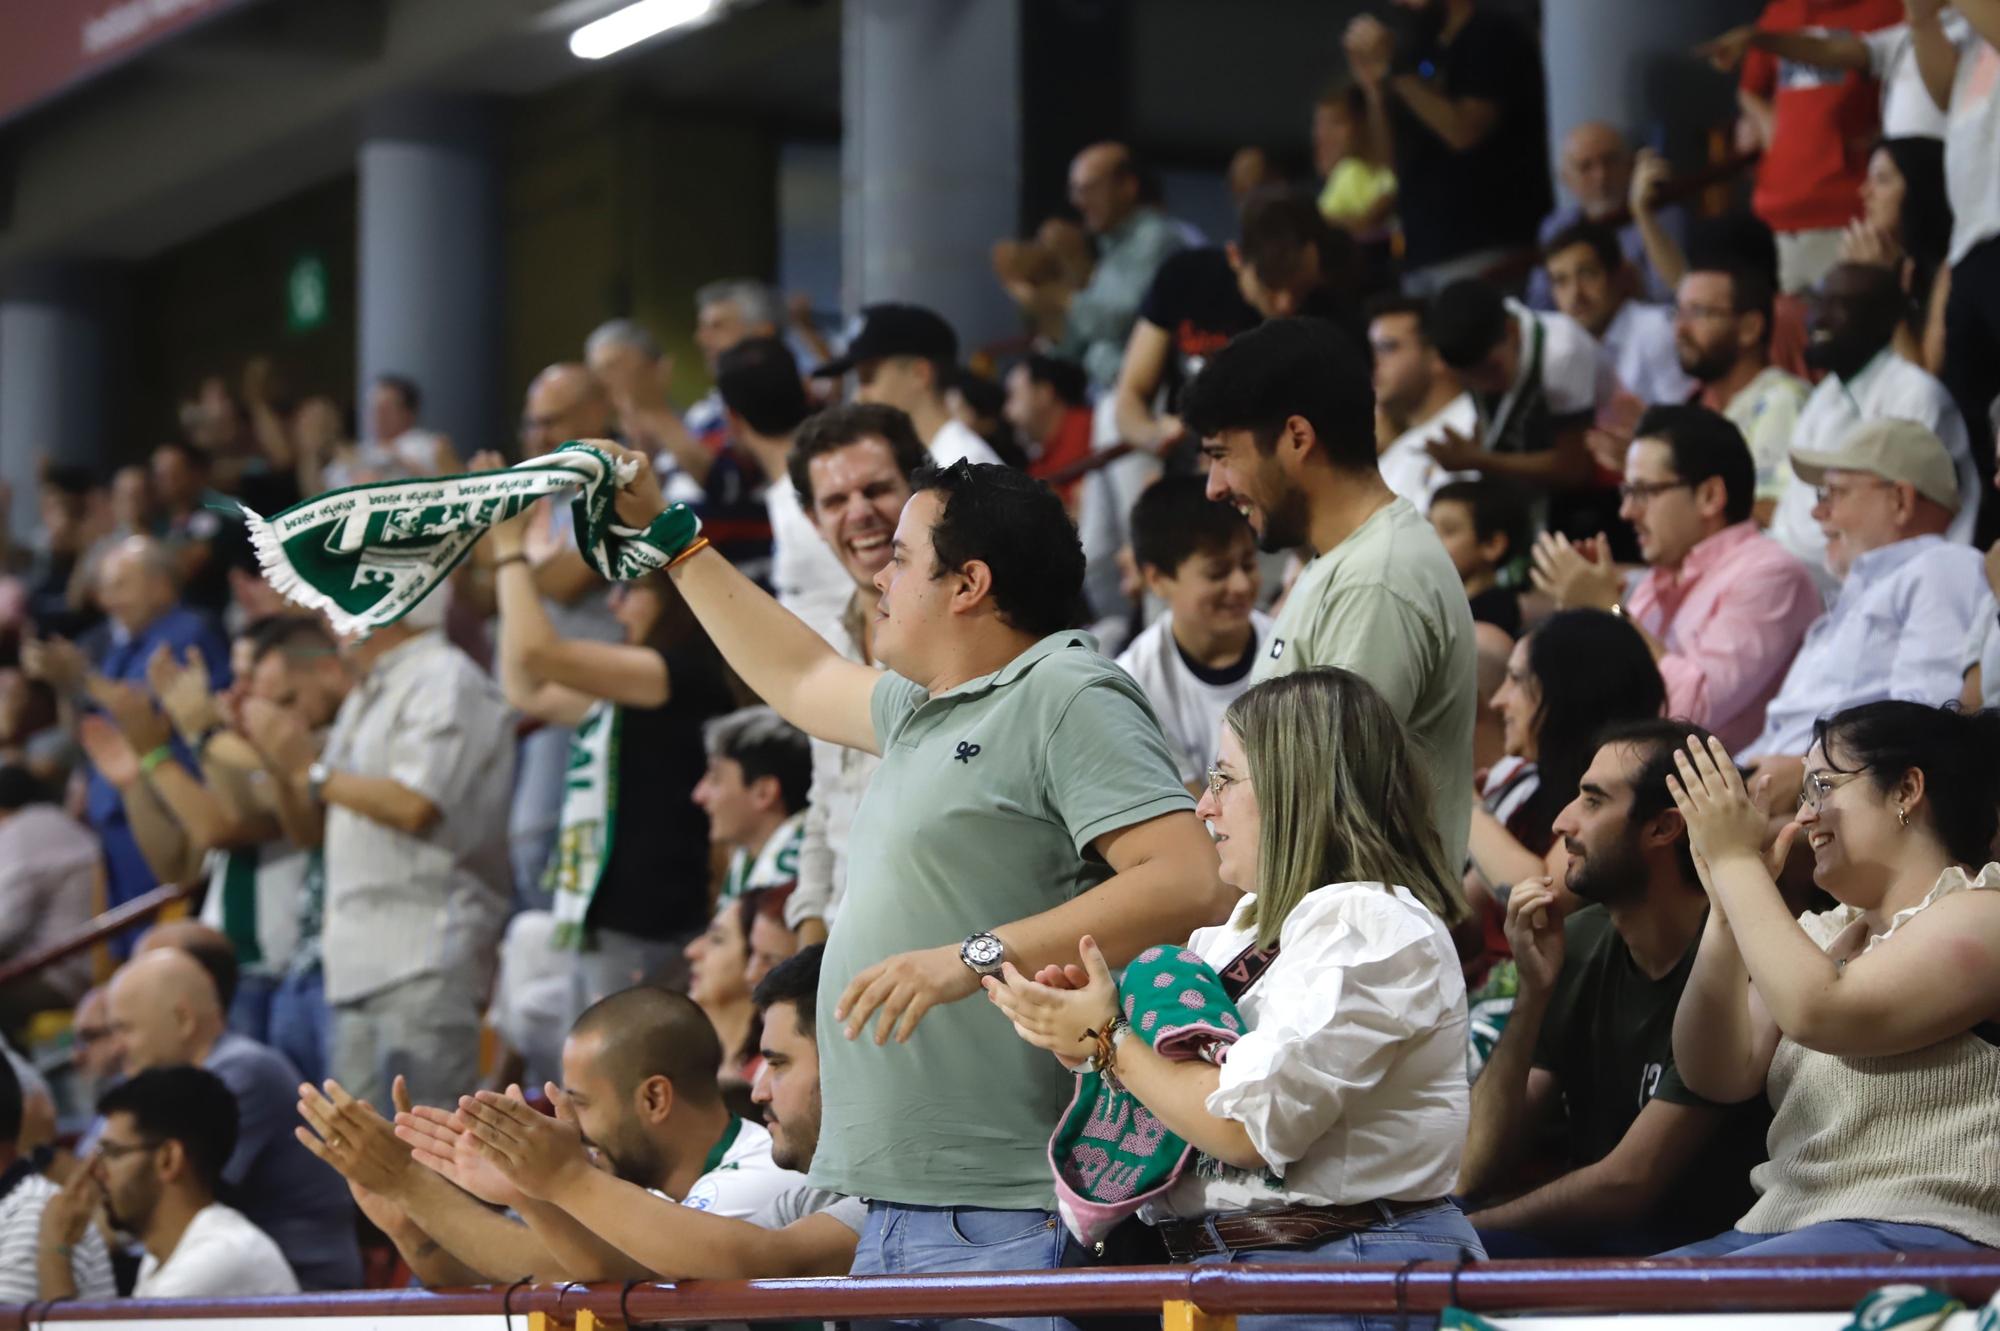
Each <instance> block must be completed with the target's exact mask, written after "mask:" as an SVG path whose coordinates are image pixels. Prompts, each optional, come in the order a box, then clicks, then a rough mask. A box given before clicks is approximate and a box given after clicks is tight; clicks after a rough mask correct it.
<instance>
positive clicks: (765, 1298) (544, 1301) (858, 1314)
mask: <svg viewBox="0 0 2000 1331" xmlns="http://www.w3.org/2000/svg"><path fill="white" fill-rule="evenodd" d="M1886 1284H1919V1285H1926V1286H1929V1287H1931V1288H1934V1289H1939V1290H1943V1291H1945V1292H1947V1293H1950V1294H1952V1295H1954V1296H1956V1297H1958V1298H1960V1299H1962V1300H1964V1301H1965V1302H1966V1303H1968V1304H1977V1303H1980V1302H1984V1301H1985V1300H1987V1299H1989V1298H1991V1297H1992V1296H1993V1294H1994V1292H1995V1291H1996V1290H2000V1253H1953V1254H1917V1253H1906V1254H1900V1255H1896V1256H1889V1257H1876V1256H1868V1257H1811V1258H1798V1259H1789V1260H1773V1259H1769V1258H1716V1259H1707V1260H1695V1259H1689V1258H1649V1259H1644V1260H1637V1261H1611V1260H1588V1261H1585V1260H1579V1261H1494V1262H1474V1263H1471V1264H1468V1265H1466V1266H1464V1267H1462V1268H1459V1267H1454V1265H1453V1264H1452V1263H1450V1262H1441V1261H1437V1262H1432V1261H1426V1262H1413V1263H1410V1264H1408V1265H1406V1266H1394V1265H1352V1266H1349V1265H1324V1266H1286V1267H1271V1266H1200V1267H1191V1266H1156V1267H1114V1268H1098V1269H1087V1270H1070V1271H1033V1272H1022V1273H1006V1272H995V1273H985V1274H979V1275H919V1276H848V1277H829V1278H825V1279H812V1280H749V1281H689V1282H686V1283H684V1284H680V1285H663V1284H646V1285H635V1286H631V1287H629V1288H627V1287H621V1286H616V1285H608V1286H607V1285H594V1286H591V1285H529V1286H520V1287H517V1288H514V1289H502V1288H499V1287H494V1288H489V1289H474V1290H442V1291H435V1292H433V1291H412V1290H397V1291H380V1292H356V1293H348V1294H316V1295H292V1296H286V1297H274V1298H251V1299H183V1300H172V1301H166V1300H151V1301H138V1300H129V1299H127V1300H111V1301H100V1302H90V1303H85V1302H63V1303H58V1304H53V1305H48V1304H31V1305H28V1306H26V1307H9V1308H0V1331H16V1328H19V1331H32V1328H33V1326H34V1325H38V1324H40V1323H43V1322H55V1321H97V1320H106V1319H114V1318H115V1319H127V1320H132V1319H152V1320H161V1321H184V1320H189V1319H194V1318H245V1317H384V1316H444V1315H458V1316H463V1315H479V1314H492V1315H500V1314H502V1313H505V1314H510V1315H523V1316H526V1315H531V1314H535V1313H540V1314H543V1315H544V1316H545V1317H547V1318H549V1319H552V1320H554V1321H557V1322H562V1323H566V1324H575V1323H577V1322H578V1320H579V1315H580V1314H582V1313H585V1312H588V1313H589V1314H590V1315H591V1316H592V1317H593V1318H594V1319H595V1320H596V1321H599V1322H604V1323H625V1322H660V1323H667V1324H677V1325H687V1324H695V1323H703V1322H714V1321H756V1320H759V1319H797V1318H802V1317H810V1318H813V1319H842V1318H845V1319H854V1318H873V1317H902V1318H910V1317H917V1318H940V1317H996V1316H1009V1315H1011V1316H1034V1315H1044V1316H1046V1315H1076V1314H1089V1313H1147V1312H1155V1311H1158V1310H1159V1309H1162V1308H1164V1307H1166V1306H1168V1305H1185V1306H1189V1307H1193V1308H1196V1309H1199V1310H1200V1312H1201V1313H1203V1314H1206V1315H1208V1316H1214V1317H1226V1316H1231V1315H1238V1314H1284V1313H1303V1312H1336V1313H1348V1314H1356V1315H1381V1314H1390V1315H1393V1314H1396V1313H1398V1312H1411V1313H1425V1314H1429V1313H1436V1312H1437V1311H1438V1310H1440V1309H1442V1308H1444V1307H1445V1306H1447V1305H1448V1304H1449V1305H1455V1306H1457V1307H1461V1308H1466V1309H1470V1310H1472V1311H1476V1312H1485V1313H1494V1314H1502V1313H1524V1312H1531V1311H1532V1312H1564V1313H1622V1312H1636V1311H1642V1310H1644V1311H1651V1312H1659V1313H1716V1312H1726V1311H1734V1312H1745V1311H1749V1312H1775V1311H1796V1312H1827V1311H1837V1310H1845V1309H1847V1308H1850V1307H1852V1306H1853V1304H1854V1303H1855V1301H1856V1300H1858V1299H1859V1298H1860V1297H1861V1296H1862V1295H1864V1294H1866V1293H1867V1292H1869V1291H1870V1290H1873V1289H1876V1288H1878V1287H1880V1286H1882V1285H1886Z"/></svg>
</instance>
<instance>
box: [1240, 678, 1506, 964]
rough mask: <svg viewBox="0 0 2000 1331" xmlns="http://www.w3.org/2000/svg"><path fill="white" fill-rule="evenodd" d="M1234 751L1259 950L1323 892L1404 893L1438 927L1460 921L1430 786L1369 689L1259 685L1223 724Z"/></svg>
mask: <svg viewBox="0 0 2000 1331" xmlns="http://www.w3.org/2000/svg"><path fill="white" fill-rule="evenodd" d="M1223 723H1224V724H1225V725H1227V726H1228V727H1229V728H1230V730H1231V731H1232V732H1234V733H1235V735H1236V738H1237V740H1238V741H1240V742H1241V743H1242V745H1243V752H1244V756H1245V758H1246V759H1247V761H1248V762H1249V765H1250V772H1249V777H1250V783H1251V785H1252V786H1253V787H1255V788H1256V791H1257V807H1258V809H1259V810H1260V812H1261V815H1262V826H1261V828H1260V831H1259V835H1258V851H1257V899H1256V900H1255V901H1254V902H1253V903H1251V905H1250V907H1249V911H1250V915H1249V918H1250V922H1251V923H1253V924H1255V925H1256V927H1257V942H1258V944H1259V946H1262V947H1269V946H1271V945H1272V944H1274V943H1276V942H1277V941H1278V932H1279V930H1280V929H1281V928H1283V926H1284V923H1285V918H1286V917H1287V916H1288V915H1290V914H1291V913H1292V909H1293V908H1294V907H1296V906H1297V905H1298V904H1299V903H1300V902H1301V901H1303V900H1305V898H1306V895H1307V894H1308V893H1310V892H1312V891H1314V890H1316V889H1318V888H1320V887H1324V886H1325V885H1326V884H1328V883H1348V882H1379V883H1386V884H1389V885H1392V886H1400V887H1406V888H1408V889H1409V890H1410V893H1411V895H1413V896H1414V897H1416V899H1417V900H1419V901H1421V902H1423V903H1424V905H1425V906H1427V907H1429V908H1430V910H1431V912H1432V913H1433V914H1435V915H1436V916H1437V917H1438V918H1439V919H1441V920H1443V921H1444V923H1445V924H1446V925H1447V926H1452V925H1457V924H1459V923H1461V922H1463V921H1464V920H1465V919H1466V918H1467V917H1468V916H1469V915H1470V913H1471V912H1470V908H1469V907H1468V906H1467V905H1466V901H1465V897H1464V895H1463V894H1462V893H1461V891H1460V890H1459V888H1458V886H1457V883H1456V880H1455V875H1453V873H1452V872H1451V867H1450V866H1449V865H1448V864H1446V862H1445V854H1444V846H1443V843H1442V842H1441V841H1440V840H1439V837H1438V828H1437V816H1436V812H1435V810H1434V808H1433V801H1432V799H1431V789H1430V778H1429V774H1428V773H1427V772H1425V771H1424V769H1423V767H1422V765H1421V763H1420V761H1419V759H1418V757H1417V750H1416V747H1415V745H1414V743H1413V741H1412V740H1411V739H1410V736H1409V734H1408V732H1407V731H1406V730H1405V729H1404V728H1403V724H1402V722H1400V721H1398V720H1397V719H1396V716H1395V713H1393V712H1391V711H1390V710H1389V705H1388V703H1386V702H1384V701H1383V699H1382V695H1381V694H1379V693H1377V692H1376V691H1375V688H1374V686H1373V685H1371V684H1370V683H1369V682H1368V681H1367V680H1365V679H1363V678H1362V677H1361V676H1359V675H1357V674H1354V673H1353V672H1352V671H1348V670H1338V669H1334V668H1332V667H1322V668H1319V669H1314V670H1301V671H1297V672H1296V673H1294V674H1290V675H1281V676H1279V677H1278V678H1276V679H1271V680H1266V681H1265V682H1264V683H1262V684H1259V685H1257V686H1256V687H1255V688H1253V689H1250V690H1249V691H1247V692H1246V693H1244V694H1243V695H1242V696H1241V697H1239V698H1238V699H1237V700H1236V701H1235V702H1233V703H1231V704H1230V706H1229V710H1228V711H1227V712H1225V713H1224V714H1223Z"/></svg>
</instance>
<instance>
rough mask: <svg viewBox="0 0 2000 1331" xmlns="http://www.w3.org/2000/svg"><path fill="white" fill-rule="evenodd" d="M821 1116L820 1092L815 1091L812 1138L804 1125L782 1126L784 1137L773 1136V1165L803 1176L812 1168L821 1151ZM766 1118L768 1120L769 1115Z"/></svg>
mask: <svg viewBox="0 0 2000 1331" xmlns="http://www.w3.org/2000/svg"><path fill="white" fill-rule="evenodd" d="M819 1114H820V1107H819V1092H818V1091H814V1092H813V1104H812V1115H811V1117H812V1122H813V1131H812V1135H811V1137H810V1138H808V1137H807V1136H806V1133H805V1131H804V1127H805V1125H804V1124H802V1123H795V1122H792V1121H790V1120H787V1121H786V1122H785V1123H784V1124H783V1125H782V1126H783V1129H784V1133H783V1135H782V1136H780V1135H779V1134H778V1133H776V1132H774V1133H772V1134H771V1163H772V1164H774V1165H776V1166H777V1167H778V1168H780V1169H789V1170H792V1171H793V1172H795V1173H799V1174H803V1173H805V1172H806V1171H807V1170H808V1169H811V1168H812V1162H813V1156H814V1154H815V1153H817V1151H818V1150H819V1126H818V1125H819ZM766 1117H767V1119H768V1117H769V1116H768V1113H767V1115H766Z"/></svg>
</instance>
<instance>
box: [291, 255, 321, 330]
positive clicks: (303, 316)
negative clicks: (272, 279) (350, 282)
mask: <svg viewBox="0 0 2000 1331" xmlns="http://www.w3.org/2000/svg"><path fill="white" fill-rule="evenodd" d="M330 299H331V293H330V292H329V291H328V290H327V280H326V260H325V259H323V258H321V257H320V256H319V255H317V254H313V253H306V254H301V255H300V256H299V257H298V258H296V259H294V260H293V261H292V269H291V271H290V272H289V273H287V274H286V275H285V327H286V328H288V329H290V330H291V331H292V332H294V333H310V332H312V331H313V330H314V329H315V328H318V327H319V326H320V325H321V324H323V323H325V322H326V310H327V304H328V302H329V300H330Z"/></svg>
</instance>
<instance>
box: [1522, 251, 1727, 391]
mask: <svg viewBox="0 0 2000 1331" xmlns="http://www.w3.org/2000/svg"><path fill="white" fill-rule="evenodd" d="M1542 252H1543V254H1544V255H1545V258H1544V260H1543V263H1544V266H1545V267H1546V268H1547V269H1548V274H1549V286H1550V289H1551V290H1552V292H1553V293H1554V296H1555V302H1556V308H1557V309H1558V310H1561V311H1562V312H1563V313H1564V314H1567V315H1568V316H1569V317H1570V318H1572V319H1574V320H1576V321H1577V322H1578V323H1580V324H1582V325H1583V326H1584V327H1585V328H1586V329H1588V330H1589V332H1590V335H1591V336H1592V337H1594V338H1596V339H1597V340H1598V344H1599V346H1600V347H1602V349H1603V353H1604V359H1605V362H1606V363H1607V364H1608V365H1609V366H1610V367H1611V371H1612V373H1613V374H1615V375H1616V376H1617V379H1618V384H1619V387H1621V388H1623V389H1624V390H1625V391H1626V392H1628V393H1631V394H1632V395H1633V396H1635V397H1637V398H1638V399H1639V400H1640V401H1641V402H1643V403H1645V404H1646V405H1647V406H1649V407H1650V406H1657V405H1660V404H1662V403H1680V402H1685V401H1687V399H1688V395H1689V394H1690V393H1692V392H1694V388H1695V385H1694V380H1692V379H1690V378H1688V376H1687V375H1686V373H1684V372H1683V371H1682V369H1681V364H1680V357H1679V356H1678V355H1677V354H1676V353H1675V350H1674V314H1673V311H1672V310H1670V309H1668V308H1667V307H1666V306H1664V305H1649V304H1647V303H1645V302H1644V301H1641V300H1639V299H1638V297H1637V295H1636V294H1635V291H1636V288H1637V286H1638V275H1637V272H1636V270H1634V268H1633V267H1632V264H1631V262H1630V260H1628V259H1626V257H1625V254H1624V251H1623V250H1621V249H1619V247H1618V233H1617V232H1615V231H1613V230H1612V229H1611V228H1610V227H1608V226H1605V225H1604V224H1603V223H1601V222H1577V223H1575V224H1574V225H1572V226H1570V227H1567V228H1565V229H1564V230H1562V231H1559V232H1557V233H1556V234H1555V235H1554V236H1552V237H1550V238H1549V241H1548V243H1547V244H1546V245H1545V246H1544V247H1543V251H1542Z"/></svg>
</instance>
